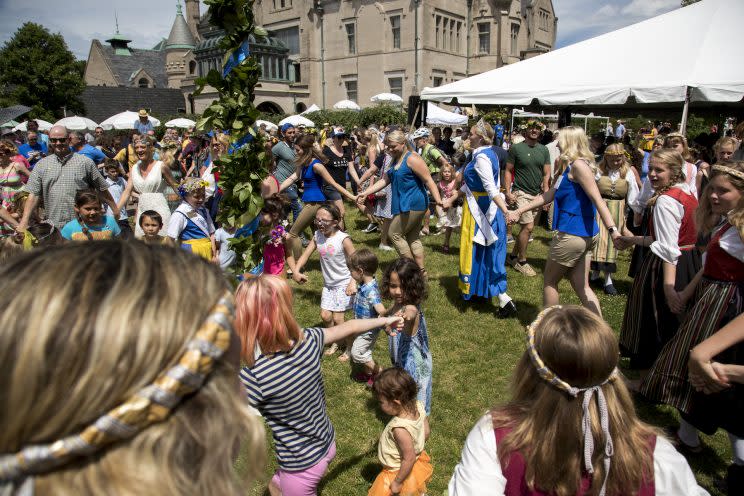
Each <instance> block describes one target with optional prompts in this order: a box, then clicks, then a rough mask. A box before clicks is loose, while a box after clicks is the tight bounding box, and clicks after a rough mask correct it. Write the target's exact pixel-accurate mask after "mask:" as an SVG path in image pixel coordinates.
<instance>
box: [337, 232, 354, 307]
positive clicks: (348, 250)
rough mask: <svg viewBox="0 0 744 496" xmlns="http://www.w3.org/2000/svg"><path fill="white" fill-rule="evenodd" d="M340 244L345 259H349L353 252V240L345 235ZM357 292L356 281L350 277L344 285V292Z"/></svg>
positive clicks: (352, 293) (349, 294)
mask: <svg viewBox="0 0 744 496" xmlns="http://www.w3.org/2000/svg"><path fill="white" fill-rule="evenodd" d="M341 246H343V247H344V255H346V260H349V257H351V255H353V254H354V251H355V250H354V242H353V241H351V238H349V237H347V238H344V240H343V242H342V243H341ZM356 292H357V283H356V281H355V280H354V278H353V277H352V278H351V279H349V284H348V286H347V287H346V294H347V295H348V296H351V295H354V294H356Z"/></svg>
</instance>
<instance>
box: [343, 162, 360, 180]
mask: <svg viewBox="0 0 744 496" xmlns="http://www.w3.org/2000/svg"><path fill="white" fill-rule="evenodd" d="M346 170H347V171H348V172H349V177H351V180H352V181H354V183H355V184H361V183H360V182H359V174H357V171H356V167H355V166H354V162H349V165H347V166H346Z"/></svg>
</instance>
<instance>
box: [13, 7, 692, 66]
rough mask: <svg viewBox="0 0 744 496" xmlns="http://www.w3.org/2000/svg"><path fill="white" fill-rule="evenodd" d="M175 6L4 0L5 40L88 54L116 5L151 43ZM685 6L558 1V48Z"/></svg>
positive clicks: (145, 44)
mask: <svg viewBox="0 0 744 496" xmlns="http://www.w3.org/2000/svg"><path fill="white" fill-rule="evenodd" d="M452 1H462V0H452ZM175 5H176V0H68V1H67V3H61V2H59V1H51V0H36V1H34V2H29V0H0V44H2V43H4V42H5V41H7V40H8V39H9V38H10V37H12V36H13V33H14V32H15V31H16V30H17V29H18V27H19V26H20V25H22V24H23V23H24V22H27V21H33V22H37V23H39V24H42V25H44V26H46V27H47V28H48V29H50V30H51V31H53V32H60V33H62V35H63V36H64V37H65V40H66V41H67V44H68V46H69V47H70V49H71V50H72V52H73V53H74V54H75V56H76V57H77V58H79V59H86V58H87V57H88V50H89V48H90V40H92V39H93V38H98V39H100V40H105V39H107V38H108V37H109V36H110V35H111V34H113V32H114V10H116V12H117V14H118V16H119V28H120V31H121V33H122V34H124V35H126V36H128V37H130V38H131V39H132V40H133V43H132V46H133V47H137V48H151V47H152V46H154V45H155V44H156V43H157V42H158V41H160V39H161V38H164V37H167V36H168V33H169V32H170V28H171V25H172V24H173V17H174V15H175V12H176V7H175ZM679 5H680V1H679V0H553V7H554V8H555V10H556V15H557V16H558V39H557V42H556V48H560V47H563V46H566V45H570V44H572V43H576V42H577V41H582V40H586V39H588V38H591V37H594V36H597V35H600V34H603V33H607V32H609V31H613V30H615V29H618V28H621V27H624V26H628V25H630V24H634V23H636V22H639V21H642V20H644V19H648V18H649V17H654V16H656V15H659V14H663V13H665V12H669V11H670V10H673V9H675V8H678V7H679ZM202 9H204V7H203V6H202ZM203 11H204V10H202V12H203Z"/></svg>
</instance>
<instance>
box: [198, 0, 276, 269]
mask: <svg viewBox="0 0 744 496" xmlns="http://www.w3.org/2000/svg"><path fill="white" fill-rule="evenodd" d="M204 3H205V4H206V5H208V6H209V12H208V16H209V20H210V23H211V24H212V25H213V26H215V27H217V28H218V29H220V30H222V31H223V32H224V33H225V36H224V37H223V38H222V40H221V41H220V48H221V49H223V50H225V52H226V53H227V54H230V57H231V58H230V62H229V63H230V65H231V66H232V69H231V70H230V71H229V72H228V73H227V75H226V76H225V77H223V75H222V74H221V73H220V71H217V70H214V69H213V70H211V71H209V74H207V76H206V77H205V78H200V79H198V80H197V86H198V89H197V91H196V93H195V94H196V95H198V94H199V93H201V91H202V90H203V89H204V87H205V86H207V85H209V86H211V87H212V88H214V89H215V90H217V93H218V94H219V100H217V101H215V102H214V103H212V105H210V106H209V107H207V108H206V109H205V110H204V113H203V114H202V117H201V119H199V121H198V122H197V128H199V129H200V130H208V129H213V128H220V129H224V130H229V131H230V134H229V137H230V140H231V142H232V143H233V144H235V145H236V146H235V147H234V149H233V151H232V152H231V153H230V154H227V155H223V156H222V157H221V158H220V159H219V160H216V161H215V166H216V167H217V170H218V171H219V173H220V187H221V188H222V191H223V194H224V196H223V198H222V201H221V203H220V213H219V221H220V222H221V223H222V224H224V225H228V226H231V227H241V226H243V225H244V224H247V223H249V222H251V221H252V220H253V219H255V217H256V216H257V215H258V212H259V210H260V209H261V207H262V206H263V199H262V198H261V195H260V191H261V180H262V179H263V178H264V177H266V175H267V174H268V162H269V160H268V159H269V157H268V156H267V151H266V149H265V147H264V142H263V141H262V139H261V136H260V135H258V134H257V133H256V131H255V130H254V129H253V126H252V125H253V123H254V122H255V121H256V119H257V118H258V116H259V111H258V110H256V107H255V106H254V105H253V99H254V96H255V94H254V88H255V86H256V84H257V83H258V77H259V76H260V75H261V67H260V66H259V65H258V61H257V60H256V57H254V56H252V55H251V56H246V57H244V58H241V57H236V54H239V53H245V51H244V50H241V46H242V47H243V48H245V45H244V42H245V40H247V39H248V36H250V35H251V34H255V36H259V37H260V36H266V32H265V31H259V30H257V29H255V28H254V24H253V10H252V7H253V0H206V1H205V2H204ZM232 57H235V58H234V59H233V58H232ZM238 141H240V144H239V145H238V143H236V142H238ZM262 246H263V243H262V242H261V240H260V238H259V234H255V235H253V236H249V237H241V238H234V239H232V240H230V247H231V248H232V249H233V250H235V252H236V253H237V254H238V260H240V261H241V262H242V263H243V267H239V268H238V270H241V269H243V270H245V269H250V268H252V266H254V265H255V264H256V263H258V261H259V260H260V258H261V248H262Z"/></svg>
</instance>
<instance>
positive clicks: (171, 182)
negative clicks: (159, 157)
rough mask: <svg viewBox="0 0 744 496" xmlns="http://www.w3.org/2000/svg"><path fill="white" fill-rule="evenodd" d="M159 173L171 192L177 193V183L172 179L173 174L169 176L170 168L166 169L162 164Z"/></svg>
mask: <svg viewBox="0 0 744 496" xmlns="http://www.w3.org/2000/svg"><path fill="white" fill-rule="evenodd" d="M160 171H161V173H162V175H163V179H165V182H166V183H167V184H168V186H170V187H171V188H173V191H175V192H176V193H178V183H177V182H176V180H175V179H174V178H173V174H171V171H170V167H168V166H167V165H165V164H163V165H162V166H161V167H160Z"/></svg>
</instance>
